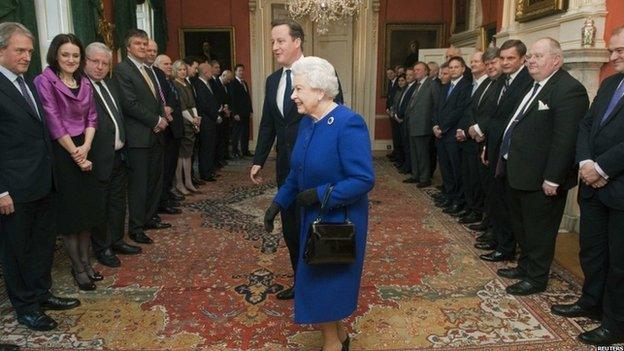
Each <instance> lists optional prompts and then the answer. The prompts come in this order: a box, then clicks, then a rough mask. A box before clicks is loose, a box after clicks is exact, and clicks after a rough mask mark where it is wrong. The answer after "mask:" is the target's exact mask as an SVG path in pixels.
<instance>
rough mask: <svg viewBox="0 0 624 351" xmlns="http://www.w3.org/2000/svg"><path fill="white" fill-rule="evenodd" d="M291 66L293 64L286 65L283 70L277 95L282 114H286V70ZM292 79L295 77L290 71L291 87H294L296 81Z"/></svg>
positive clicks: (276, 99) (276, 98)
mask: <svg viewBox="0 0 624 351" xmlns="http://www.w3.org/2000/svg"><path fill="white" fill-rule="evenodd" d="M302 58H303V55H301V57H299V58H298V59H296V60H295V62H297V61H299V60H301V59H302ZM295 62H293V64H295ZM291 67H292V65H290V66H288V67H286V66H284V69H283V70H282V76H281V77H280V81H279V85H278V86H277V96H275V102H276V103H277V108H278V109H279V111H280V112H281V113H282V116H283V115H284V91H285V90H286V70H287V69H290V68H291ZM292 79H293V72H292V71H290V83H291V87H293V88H294V87H295V86H294V83H293V82H292Z"/></svg>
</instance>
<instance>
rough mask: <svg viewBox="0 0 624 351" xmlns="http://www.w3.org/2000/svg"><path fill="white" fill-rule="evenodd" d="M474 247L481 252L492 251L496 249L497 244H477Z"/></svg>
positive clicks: (489, 242)
mask: <svg viewBox="0 0 624 351" xmlns="http://www.w3.org/2000/svg"><path fill="white" fill-rule="evenodd" d="M474 247H475V248H476V249H479V250H485V251H491V250H495V249H496V244H495V243H493V242H491V241H486V242H477V243H475V244H474Z"/></svg>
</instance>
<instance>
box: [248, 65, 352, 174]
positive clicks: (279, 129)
mask: <svg viewBox="0 0 624 351" xmlns="http://www.w3.org/2000/svg"><path fill="white" fill-rule="evenodd" d="M282 71H283V68H280V69H278V70H277V71H275V72H273V73H272V74H271V75H269V76H268V77H267V79H266V85H265V89H264V91H265V95H264V104H263V106H262V119H261V120H260V129H259V130H258V142H257V143H256V150H255V156H254V159H253V164H254V165H260V166H264V163H265V162H266V159H267V157H269V153H270V152H271V148H272V147H273V142H274V141H275V138H276V137H277V147H276V150H277V167H276V177H277V184H278V186H281V185H282V184H283V183H284V180H286V176H288V172H289V170H290V154H291V153H292V149H293V146H294V145H295V141H296V140H297V133H298V131H299V121H300V120H301V117H302V116H303V115H300V114H299V113H297V108H296V106H295V103H294V101H292V100H290V104H289V105H288V106H287V107H286V109H285V111H284V116H282V113H281V112H280V111H279V109H278V107H277V101H276V100H277V88H278V86H279V81H280V78H281V77H282ZM338 87H339V93H338V95H337V96H336V98H334V101H335V102H337V103H342V88H340V79H339V80H338Z"/></svg>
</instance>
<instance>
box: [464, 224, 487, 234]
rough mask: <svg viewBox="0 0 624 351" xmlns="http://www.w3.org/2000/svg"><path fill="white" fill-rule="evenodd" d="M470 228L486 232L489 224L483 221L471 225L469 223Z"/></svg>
mask: <svg viewBox="0 0 624 351" xmlns="http://www.w3.org/2000/svg"><path fill="white" fill-rule="evenodd" d="M468 229H470V230H475V231H478V232H484V231H486V230H487V229H488V226H487V224H485V223H483V222H481V223H479V224H471V225H469V226H468Z"/></svg>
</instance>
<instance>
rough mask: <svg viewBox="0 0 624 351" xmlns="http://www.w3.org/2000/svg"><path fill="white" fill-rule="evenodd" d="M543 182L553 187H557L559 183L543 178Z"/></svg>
mask: <svg viewBox="0 0 624 351" xmlns="http://www.w3.org/2000/svg"><path fill="white" fill-rule="evenodd" d="M544 183H546V184H547V185H550V186H554V187H555V188H558V187H559V184H557V183H553V182H549V181H547V180H544Z"/></svg>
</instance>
